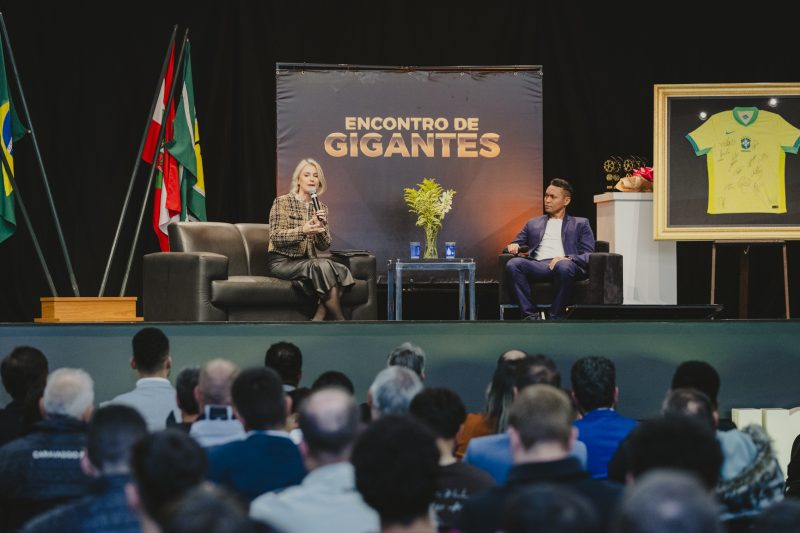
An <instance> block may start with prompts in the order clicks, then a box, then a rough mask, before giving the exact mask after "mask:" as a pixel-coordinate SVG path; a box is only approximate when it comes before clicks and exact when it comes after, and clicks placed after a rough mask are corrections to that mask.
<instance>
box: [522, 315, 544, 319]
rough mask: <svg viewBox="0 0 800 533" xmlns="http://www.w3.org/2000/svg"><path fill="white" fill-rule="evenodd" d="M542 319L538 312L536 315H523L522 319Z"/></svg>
mask: <svg viewBox="0 0 800 533" xmlns="http://www.w3.org/2000/svg"><path fill="white" fill-rule="evenodd" d="M541 319H542V318H541V317H540V316H539V315H538V314H536V315H525V316H524V317H522V320H530V321H538V320H541Z"/></svg>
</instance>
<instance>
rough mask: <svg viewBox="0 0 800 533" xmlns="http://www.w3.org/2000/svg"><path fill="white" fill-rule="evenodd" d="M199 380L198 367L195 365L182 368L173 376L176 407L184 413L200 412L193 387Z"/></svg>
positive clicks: (194, 413) (193, 413)
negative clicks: (176, 375)
mask: <svg viewBox="0 0 800 533" xmlns="http://www.w3.org/2000/svg"><path fill="white" fill-rule="evenodd" d="M199 380H200V369H199V368H198V367H196V366H193V367H189V368H184V369H183V370H181V371H180V373H179V374H178V377H176V378H175V390H176V392H177V395H176V396H177V401H178V407H179V408H180V409H181V411H183V412H184V413H186V414H189V415H196V414H198V413H199V412H200V406H199V405H197V399H196V398H195V397H194V389H195V387H197V383H198V381H199Z"/></svg>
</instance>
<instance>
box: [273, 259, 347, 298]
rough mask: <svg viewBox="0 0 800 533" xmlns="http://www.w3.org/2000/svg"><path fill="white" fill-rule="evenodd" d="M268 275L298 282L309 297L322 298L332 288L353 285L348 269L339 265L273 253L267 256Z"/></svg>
mask: <svg viewBox="0 0 800 533" xmlns="http://www.w3.org/2000/svg"><path fill="white" fill-rule="evenodd" d="M267 268H268V269H269V273H270V275H272V276H274V277H276V278H280V279H287V280H291V281H298V282H300V286H301V287H302V288H303V290H304V291H305V292H306V293H307V294H309V295H314V294H316V295H318V296H324V295H326V294H328V293H329V292H330V291H331V289H332V288H334V287H336V286H337V285H338V286H339V287H350V286H351V285H355V283H356V282H355V280H354V279H353V275H352V274H351V273H350V269H348V268H347V267H346V266H344V265H343V264H341V263H337V262H336V261H334V260H332V259H327V258H324V257H313V258H301V259H295V258H292V257H286V256H285V255H281V254H278V253H275V252H271V253H270V254H269V255H268V256H267Z"/></svg>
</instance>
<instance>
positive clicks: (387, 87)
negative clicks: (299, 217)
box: [276, 64, 542, 280]
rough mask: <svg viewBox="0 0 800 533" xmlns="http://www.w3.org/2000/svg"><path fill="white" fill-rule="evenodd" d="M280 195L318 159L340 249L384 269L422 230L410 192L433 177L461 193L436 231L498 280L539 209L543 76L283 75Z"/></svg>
mask: <svg viewBox="0 0 800 533" xmlns="http://www.w3.org/2000/svg"><path fill="white" fill-rule="evenodd" d="M276 74H277V125H278V132H277V145H278V154H277V155H278V168H277V172H278V174H277V176H278V179H277V187H278V191H277V193H278V195H281V194H286V193H287V192H288V191H289V188H290V183H291V177H292V172H293V171H294V169H295V166H296V165H297V163H298V161H300V160H301V159H303V158H312V159H315V160H316V161H318V162H319V163H320V165H321V166H322V169H323V171H324V173H325V178H326V179H327V185H328V189H327V191H326V192H325V195H324V196H323V197H322V198H321V199H322V201H323V202H325V203H326V204H327V205H328V208H329V210H330V214H329V218H330V225H331V232H332V236H333V246H332V249H335V250H341V249H366V250H369V251H371V252H372V253H374V254H375V256H376V257H377V260H378V271H379V272H382V273H385V272H386V264H387V263H386V262H387V260H388V259H392V258H407V257H408V255H409V242H410V241H420V242H421V243H422V247H423V250H424V246H425V232H424V231H423V229H422V228H420V227H417V226H416V225H415V223H416V216H415V215H414V214H412V213H410V212H409V210H408V207H407V206H406V204H405V202H404V200H403V190H404V189H405V188H406V187H415V186H416V185H417V184H418V183H420V182H422V180H423V179H424V178H435V179H436V181H437V182H438V183H439V184H441V185H442V187H443V188H444V189H453V190H455V191H456V195H455V198H454V200H453V209H452V211H450V213H448V214H447V215H446V216H445V218H444V221H443V225H442V229H441V231H440V232H439V236H438V244H439V246H438V248H439V257H440V258H444V255H445V254H444V245H445V242H446V241H455V242H456V255H457V256H458V257H472V258H474V259H475V261H476V263H477V272H476V277H477V278H478V279H482V280H490V279H498V276H499V275H500V273H499V272H498V267H497V255H498V253H499V252H500V251H501V249H502V248H503V246H505V245H506V244H508V243H509V242H510V241H511V240H512V239H513V238H514V236H515V235H516V234H517V232H518V231H519V230H520V229H521V228H522V226H523V224H524V223H525V221H526V220H527V219H529V218H530V217H533V216H538V215H541V214H542V78H541V73H540V71H539V69H533V68H527V69H523V68H508V69H491V68H488V69H480V68H468V67H465V68H463V69H438V70H433V69H430V70H426V69H408V68H402V69H401V68H397V69H393V68H381V69H374V68H370V69H357V68H344V67H337V66H331V67H330V68H328V67H320V66H316V67H314V68H311V69H309V68H303V69H301V68H300V67H295V66H290V67H289V66H283V65H280V64H279V65H278V68H277V73H276Z"/></svg>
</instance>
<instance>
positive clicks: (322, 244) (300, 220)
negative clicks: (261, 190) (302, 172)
mask: <svg viewBox="0 0 800 533" xmlns="http://www.w3.org/2000/svg"><path fill="white" fill-rule="evenodd" d="M320 204H321V206H322V209H323V210H324V211H326V212H327V211H328V207H327V206H326V205H325V204H323V203H321V202H320ZM311 215H312V207H311V204H306V203H303V202H301V201H300V200H298V199H297V198H296V197H295V196H294V194H284V195H283V196H278V197H277V198H275V202H274V203H273V204H272V209H270V211H269V251H270V252H276V253H279V254H281V255H285V256H287V257H295V258H300V257H316V256H317V253H316V251H317V250H327V249H328V248H330V246H331V231H330V226H325V231H324V232H323V233H319V234H317V235H314V236H313V237H309V236H308V235H305V234H304V233H303V225H304V224H305V223H306V222H308V221H309V220H310V219H311Z"/></svg>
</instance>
